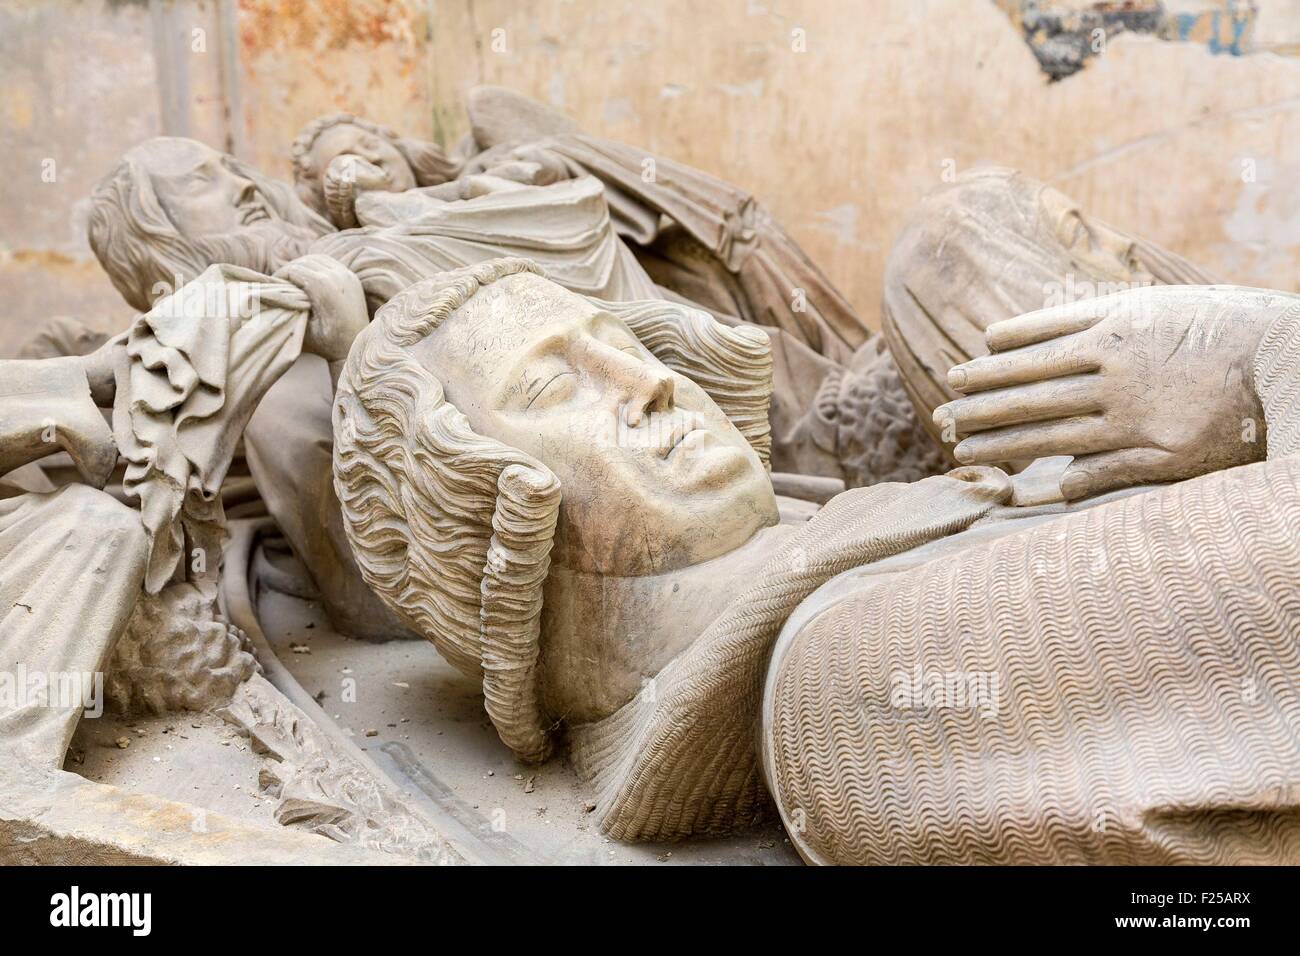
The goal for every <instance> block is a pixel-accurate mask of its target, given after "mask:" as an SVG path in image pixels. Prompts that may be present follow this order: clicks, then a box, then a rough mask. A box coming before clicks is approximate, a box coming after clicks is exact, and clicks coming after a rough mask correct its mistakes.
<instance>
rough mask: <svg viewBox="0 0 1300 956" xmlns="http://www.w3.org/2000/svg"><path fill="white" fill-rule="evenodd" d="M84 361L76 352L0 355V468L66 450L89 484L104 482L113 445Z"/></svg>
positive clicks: (109, 471)
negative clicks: (14, 357)
mask: <svg viewBox="0 0 1300 956" xmlns="http://www.w3.org/2000/svg"><path fill="white" fill-rule="evenodd" d="M86 358H89V356H87V357H86ZM85 363H86V359H84V358H80V357H75V356H69V357H67V358H51V359H36V360H30V361H19V360H14V361H0V383H2V384H0V474H4V473H5V472H8V471H11V470H13V469H14V468H17V467H19V466H20V465H25V464H27V463H28V462H32V461H37V460H39V459H41V458H44V457H45V456H46V455H51V454H53V453H55V452H57V451H66V452H67V453H68V454H69V455H70V456H71V457H72V461H73V464H75V465H76V467H77V471H78V472H80V473H81V477H82V478H83V479H85V481H86V482H87V483H88V484H91V485H94V486H95V487H96V488H102V487H104V485H105V484H106V483H107V482H108V479H109V477H110V476H111V475H112V473H113V466H114V465H115V464H116V463H117V445H116V444H114V442H113V433H112V431H111V430H110V429H109V427H108V424H107V422H105V421H104V416H103V414H102V413H101V412H100V410H99V409H98V408H97V407H96V406H95V401H94V400H93V399H92V398H91V389H90V387H88V385H89V383H88V382H87V373H86V370H85Z"/></svg>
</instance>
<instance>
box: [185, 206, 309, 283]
mask: <svg viewBox="0 0 1300 956" xmlns="http://www.w3.org/2000/svg"><path fill="white" fill-rule="evenodd" d="M317 238H318V234H317V230H314V229H312V228H311V227H310V226H306V225H298V224H296V223H291V222H286V221H285V220H283V219H268V220H263V221H262V222H257V223H253V224H252V225H250V226H242V227H241V228H239V229H238V230H236V231H234V232H227V233H221V234H219V235H215V236H203V237H201V238H198V239H194V240H192V243H193V245H194V247H195V249H196V250H197V252H198V255H199V259H200V261H201V262H203V263H206V264H207V265H213V264H216V263H229V264H231V265H236V266H243V267H245V268H247V269H252V270H253V271H254V272H261V273H263V274H264V275H272V274H273V273H274V272H275V271H276V270H278V269H279V268H280V267H282V266H284V265H286V264H288V263H290V262H292V261H293V260H294V259H297V258H298V257H299V256H302V255H305V254H306V253H307V252H308V250H309V249H310V248H311V244H312V243H313V242H315V240H316V239H317Z"/></svg>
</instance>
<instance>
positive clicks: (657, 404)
mask: <svg viewBox="0 0 1300 956" xmlns="http://www.w3.org/2000/svg"><path fill="white" fill-rule="evenodd" d="M672 409H673V377H672V375H670V374H669V373H668V372H667V371H664V370H663V369H657V368H654V367H652V366H644V367H643V369H642V370H641V371H640V374H639V375H638V377H637V381H636V384H635V386H634V387H633V390H632V394H631V395H629V396H628V402H627V424H628V427H629V428H636V427H637V426H638V425H640V424H641V422H642V421H643V420H644V419H645V416H647V415H649V414H651V413H653V412H670V411H672Z"/></svg>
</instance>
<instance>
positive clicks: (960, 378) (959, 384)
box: [948, 368, 966, 388]
mask: <svg viewBox="0 0 1300 956" xmlns="http://www.w3.org/2000/svg"><path fill="white" fill-rule="evenodd" d="M948 384H949V385H951V386H952V387H953V388H965V387H966V373H965V372H964V371H963V370H962V369H959V368H954V369H949V370H948Z"/></svg>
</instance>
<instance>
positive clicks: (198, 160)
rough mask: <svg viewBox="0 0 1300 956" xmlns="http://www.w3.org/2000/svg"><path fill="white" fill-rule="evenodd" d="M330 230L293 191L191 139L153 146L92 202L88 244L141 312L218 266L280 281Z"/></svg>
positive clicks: (125, 163) (135, 153) (131, 159)
mask: <svg viewBox="0 0 1300 956" xmlns="http://www.w3.org/2000/svg"><path fill="white" fill-rule="evenodd" d="M329 231H331V227H330V225H329V223H328V222H326V221H325V220H324V219H322V218H321V217H319V216H317V215H316V214H315V213H313V212H311V211H310V210H309V209H307V207H306V206H304V205H303V204H302V203H301V202H300V201H299V200H298V199H297V197H296V196H294V194H293V191H292V190H290V189H289V188H288V187H287V186H284V185H282V184H279V183H276V182H275V181H274V180H271V179H268V178H266V177H264V176H262V175H261V174H259V173H258V172H257V171H256V170H254V169H252V168H251V167H248V166H246V165H244V164H242V163H240V162H239V161H238V160H236V159H235V158H234V157H232V156H228V155H223V154H222V153H219V152H217V151H216V150H214V149H212V148H211V147H209V146H205V145H204V144H202V143H199V142H195V141H194V140H189V139H179V138H175V137H157V138H155V139H150V140H146V141H145V142H143V143H141V144H140V145H139V146H137V147H135V148H134V149H132V150H131V151H130V152H128V153H127V154H126V155H125V156H124V157H123V159H122V162H121V163H119V164H118V166H117V168H116V169H115V170H113V172H112V173H110V174H109V175H108V176H107V177H106V178H105V179H104V181H103V182H101V183H100V185H99V186H98V187H97V188H96V190H95V193H94V195H93V196H92V197H91V212H90V221H89V233H90V236H89V238H90V244H91V246H92V247H93V248H94V250H95V254H96V255H97V256H98V257H99V261H100V262H101V264H103V266H104V268H105V270H106V271H107V272H108V274H109V277H110V278H111V279H112V280H113V284H114V285H115V286H117V288H118V290H119V291H120V292H121V293H122V295H123V297H124V298H125V299H126V300H127V301H128V302H129V303H130V304H131V305H132V306H134V307H135V308H137V309H140V310H144V309H148V308H150V307H151V306H152V304H153V302H154V301H156V300H157V298H158V297H159V296H161V295H166V294H168V293H169V292H171V291H174V290H175V288H176V287H177V286H178V285H179V284H180V283H184V282H188V281H190V280H192V279H194V278H195V277H197V276H198V275H199V274H201V273H202V272H203V271H204V270H205V269H207V268H208V267H209V266H212V265H215V264H218V263H229V264H231V265H239V266H244V267H246V268H249V269H253V270H255V271H257V272H262V273H267V274H270V273H273V272H275V271H276V270H277V269H278V268H279V267H280V266H282V265H284V264H285V263H287V262H290V261H292V260H293V259H296V258H297V257H299V256H301V255H303V254H304V253H306V252H307V250H308V248H309V247H310V246H311V244H312V242H314V241H315V240H316V239H317V238H318V237H320V236H321V235H323V234H324V233H326V232H329Z"/></svg>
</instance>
